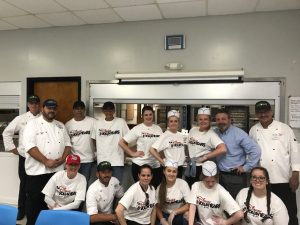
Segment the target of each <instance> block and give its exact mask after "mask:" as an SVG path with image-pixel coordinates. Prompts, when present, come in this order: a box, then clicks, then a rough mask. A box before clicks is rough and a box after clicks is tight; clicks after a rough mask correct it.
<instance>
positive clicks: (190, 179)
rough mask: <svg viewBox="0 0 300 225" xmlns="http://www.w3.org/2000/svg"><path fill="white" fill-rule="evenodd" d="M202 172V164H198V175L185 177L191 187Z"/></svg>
mask: <svg viewBox="0 0 300 225" xmlns="http://www.w3.org/2000/svg"><path fill="white" fill-rule="evenodd" d="M201 172H202V166H196V176H195V177H185V180H186V182H187V183H188V185H189V186H190V188H191V187H192V185H193V184H194V183H195V182H198V181H199V178H200V174H201Z"/></svg>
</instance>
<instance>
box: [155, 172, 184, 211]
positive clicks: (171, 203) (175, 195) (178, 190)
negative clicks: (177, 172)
mask: <svg viewBox="0 0 300 225" xmlns="http://www.w3.org/2000/svg"><path fill="white" fill-rule="evenodd" d="M159 189H160V185H159V186H158V188H157V190H156V199H157V202H158V203H159V198H158V193H159ZM189 195H190V188H189V185H188V184H187V182H186V181H184V180H182V179H179V178H177V179H176V181H175V184H174V185H173V186H172V187H170V188H167V194H166V203H167V204H166V213H171V212H172V211H173V210H174V209H178V208H180V207H181V206H183V205H184V204H185V203H186V202H187V201H188V197H189Z"/></svg>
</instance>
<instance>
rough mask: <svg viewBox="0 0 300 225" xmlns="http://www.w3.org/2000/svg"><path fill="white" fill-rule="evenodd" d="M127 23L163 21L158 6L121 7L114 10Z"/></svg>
mask: <svg viewBox="0 0 300 225" xmlns="http://www.w3.org/2000/svg"><path fill="white" fill-rule="evenodd" d="M114 10H115V11H116V13H118V14H119V16H120V17H122V18H123V19H124V20H125V21H141V20H157V19H162V16H161V14H160V11H159V9H158V8H157V6H156V5H140V6H131V7H120V8H115V9H114Z"/></svg>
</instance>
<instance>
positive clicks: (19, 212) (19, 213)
mask: <svg viewBox="0 0 300 225" xmlns="http://www.w3.org/2000/svg"><path fill="white" fill-rule="evenodd" d="M24 217H25V212H24V211H23V210H20V209H19V211H18V215H17V220H21V219H23V218H24Z"/></svg>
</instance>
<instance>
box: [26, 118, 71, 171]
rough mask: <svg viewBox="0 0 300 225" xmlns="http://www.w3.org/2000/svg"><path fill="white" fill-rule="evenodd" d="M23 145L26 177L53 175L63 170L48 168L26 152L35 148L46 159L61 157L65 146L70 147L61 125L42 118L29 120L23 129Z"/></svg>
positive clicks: (65, 131)
mask: <svg viewBox="0 0 300 225" xmlns="http://www.w3.org/2000/svg"><path fill="white" fill-rule="evenodd" d="M23 134H24V136H23V143H24V148H25V157H26V160H25V170H26V173H27V174H28V175H41V174H47V173H54V172H57V171H59V170H63V169H64V165H60V166H58V167H56V168H48V167H46V166H45V165H44V164H43V163H41V162H39V161H37V160H36V159H34V158H33V157H32V156H30V155H29V153H28V151H29V150H30V149H31V148H33V147H37V148H38V149H39V151H40V152H41V153H42V154H43V155H44V156H45V157H46V158H48V159H58V158H60V157H62V155H63V153H64V149H65V147H66V146H70V147H71V143H70V137H69V135H68V133H67V130H66V128H65V126H64V125H63V123H61V122H59V121H57V120H53V121H52V122H48V121H46V120H45V119H44V118H43V116H40V117H39V118H36V119H33V120H30V121H29V122H28V123H27V125H26V127H25V129H24V133H23Z"/></svg>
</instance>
